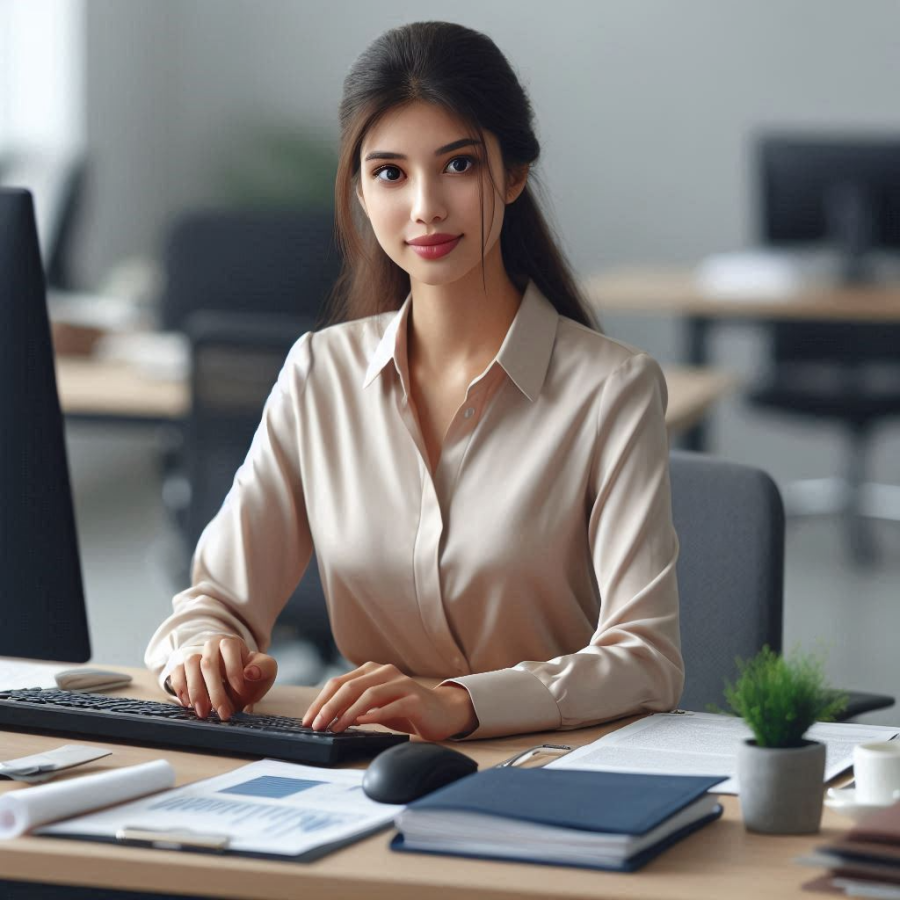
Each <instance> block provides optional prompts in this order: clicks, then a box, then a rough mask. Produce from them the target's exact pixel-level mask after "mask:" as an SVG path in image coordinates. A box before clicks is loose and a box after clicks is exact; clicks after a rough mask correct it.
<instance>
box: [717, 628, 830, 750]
mask: <svg viewBox="0 0 900 900" xmlns="http://www.w3.org/2000/svg"><path fill="white" fill-rule="evenodd" d="M737 667H738V678H737V680H736V681H735V683H734V684H731V683H730V682H728V681H726V682H725V700H726V701H727V703H728V705H729V706H730V707H731V709H732V710H733V712H734V713H735V714H736V715H739V716H740V717H741V718H742V719H743V720H744V721H745V722H746V723H747V725H748V726H749V727H750V730H751V731H752V732H753V736H754V737H755V738H756V743H757V746H759V747H799V746H801V745H802V744H803V735H804V734H805V733H806V731H807V729H808V728H809V727H810V726H811V725H812V724H813V723H814V722H831V721H833V720H834V717H835V716H836V715H837V714H838V713H840V712H841V710H843V709H844V707H845V706H846V705H847V695H846V694H842V693H840V692H839V691H835V690H833V689H832V688H830V687H829V686H828V684H827V682H826V678H825V672H824V668H823V663H822V659H821V658H820V657H818V656H814V655H812V654H809V655H805V654H800V653H795V654H793V655H792V657H791V659H786V658H785V657H784V656H780V655H779V654H777V653H775V652H774V651H773V650H772V649H771V648H769V647H768V646H766V647H763V649H762V650H761V651H760V652H759V653H758V654H757V655H756V656H755V657H754V658H753V659H751V660H749V661H744V660H741V659H738V660H737Z"/></svg>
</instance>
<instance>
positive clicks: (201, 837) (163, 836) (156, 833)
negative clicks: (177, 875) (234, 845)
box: [116, 825, 230, 850]
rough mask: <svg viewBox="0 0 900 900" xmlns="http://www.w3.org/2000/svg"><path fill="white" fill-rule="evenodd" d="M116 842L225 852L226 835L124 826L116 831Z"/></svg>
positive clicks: (184, 829) (164, 848)
mask: <svg viewBox="0 0 900 900" xmlns="http://www.w3.org/2000/svg"><path fill="white" fill-rule="evenodd" d="M116 840H117V841H137V842H139V843H142V844H149V845H150V846H151V847H156V848H158V849H160V850H227V849H228V843H229V840H230V838H229V837H228V835H227V834H201V833H200V832H198V831H191V829H190V828H181V829H173V830H171V831H168V830H165V829H155V828H132V827H131V826H128V825H126V826H125V827H124V828H119V829H118V830H117V831H116Z"/></svg>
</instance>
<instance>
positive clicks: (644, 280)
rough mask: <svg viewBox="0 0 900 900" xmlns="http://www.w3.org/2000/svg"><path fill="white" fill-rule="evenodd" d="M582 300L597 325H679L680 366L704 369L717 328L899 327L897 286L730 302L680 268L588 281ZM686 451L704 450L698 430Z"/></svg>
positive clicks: (614, 273) (622, 272)
mask: <svg viewBox="0 0 900 900" xmlns="http://www.w3.org/2000/svg"><path fill="white" fill-rule="evenodd" d="M584 290H585V294H586V296H587V298H588V300H589V302H590V304H591V306H592V307H593V309H594V311H595V312H596V313H597V314H598V316H599V317H600V321H601V323H602V321H603V314H604V313H605V312H617V313H638V314H649V313H660V314H663V315H674V316H680V317H683V318H684V319H685V324H686V335H685V338H686V341H685V349H684V357H683V358H684V362H685V363H686V364H687V365H689V366H696V367H704V368H705V367H707V366H709V365H710V351H709V337H710V331H711V329H712V328H713V327H714V326H715V325H716V324H718V323H725V322H730V323H740V322H745V323H746V322H756V323H758V322H761V321H765V320H773V319H777V320H781V321H800V322H802V321H806V322H884V323H888V322H893V323H897V322H900V282H898V283H891V284H877V285H871V286H857V287H823V288H810V289H805V290H800V291H796V292H792V293H786V294H783V295H780V296H771V295H768V296H753V295H748V296H746V297H744V296H742V297H733V296H728V295H725V294H717V293H714V292H711V291H707V290H704V289H703V288H702V287H701V286H700V285H699V284H698V282H697V280H696V278H695V277H694V275H693V273H692V271H691V270H690V269H686V268H671V269H653V268H622V269H614V270H611V271H609V272H606V273H603V274H600V275H596V276H594V277H592V278H588V279H587V280H586V281H585V282H584ZM687 443H688V446H690V448H691V449H694V450H703V449H706V444H707V436H706V433H705V431H704V428H703V426H702V425H698V426H697V427H695V428H693V429H692V430H691V432H690V434H689V435H688V439H687Z"/></svg>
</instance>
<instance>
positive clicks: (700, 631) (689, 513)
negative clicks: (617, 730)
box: [671, 451, 894, 720]
mask: <svg viewBox="0 0 900 900" xmlns="http://www.w3.org/2000/svg"><path fill="white" fill-rule="evenodd" d="M671 477H672V510H673V516H674V521H675V529H676V531H677V532H678V538H679V541H680V542H681V554H680V556H679V560H678V590H679V595H680V598H681V641H682V653H683V655H684V662H685V670H686V677H685V687H684V693H683V695H682V698H681V701H680V703H681V706H682V707H683V708H685V709H694V710H701V711H703V710H705V709H706V707H707V705H708V704H710V703H715V704H717V705H719V706H724V702H725V698H724V693H723V689H724V684H725V679H726V678H727V679H729V680H732V681H733V680H734V677H735V675H736V667H735V659H736V657H740V658H741V659H749V658H750V657H752V656H754V655H755V654H756V653H757V652H758V651H759V650H760V649H761V648H762V646H763V645H764V644H768V645H769V646H770V647H771V648H772V649H773V650H775V651H777V652H781V650H782V621H783V597H784V508H783V506H782V502H781V496H780V494H779V492H778V488H777V486H776V485H775V482H774V481H772V479H771V478H770V477H769V476H768V475H767V474H766V473H765V472H762V471H761V470H759V469H754V468H752V467H750V466H745V465H739V464H737V463H731V462H726V461H724V460H719V459H714V458H712V457H709V456H704V455H702V454H696V453H686V452H680V451H673V452H672V455H671ZM848 693H849V694H850V702H849V704H848V707H847V709H846V710H845V712H844V714H843V715H842V717H841V718H842V719H844V720H846V719H849V718H852V717H854V716H858V715H860V714H861V713H864V712H871V711H872V710H875V709H883V708H885V707H889V706H892V705H893V703H894V698H893V697H888V696H885V695H882V694H864V693H859V692H855V691H854V692H848Z"/></svg>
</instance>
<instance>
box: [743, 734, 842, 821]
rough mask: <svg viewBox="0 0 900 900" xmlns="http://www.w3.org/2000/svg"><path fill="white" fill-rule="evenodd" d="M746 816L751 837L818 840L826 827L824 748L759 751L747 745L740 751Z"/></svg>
mask: <svg viewBox="0 0 900 900" xmlns="http://www.w3.org/2000/svg"><path fill="white" fill-rule="evenodd" d="M737 763H738V780H739V782H740V791H741V813H742V814H743V817H744V825H745V827H746V828H747V830H748V831H760V832H763V833H764V834H813V833H815V832H817V831H818V830H819V826H820V824H821V821H822V798H823V794H824V787H825V745H824V744H819V743H817V742H816V741H804V742H803V744H802V746H800V747H758V746H757V745H756V741H753V740H748V741H744V742H743V743H742V744H741V745H740V748H739V749H738V759H737Z"/></svg>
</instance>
